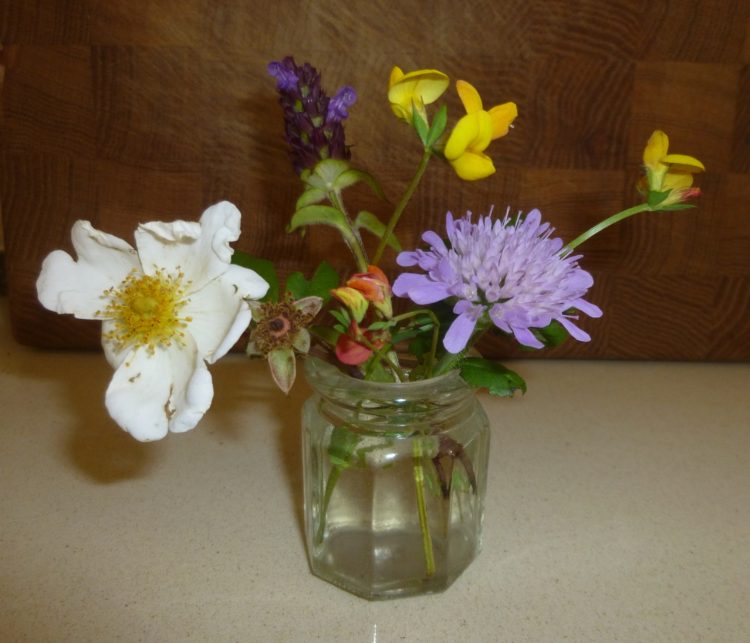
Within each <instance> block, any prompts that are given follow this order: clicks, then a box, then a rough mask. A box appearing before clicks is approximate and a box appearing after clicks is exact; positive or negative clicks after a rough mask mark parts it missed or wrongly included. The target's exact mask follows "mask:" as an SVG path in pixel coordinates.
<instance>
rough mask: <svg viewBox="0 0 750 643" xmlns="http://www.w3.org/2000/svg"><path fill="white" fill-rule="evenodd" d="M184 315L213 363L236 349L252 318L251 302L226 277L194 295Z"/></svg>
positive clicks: (216, 280)
mask: <svg viewBox="0 0 750 643" xmlns="http://www.w3.org/2000/svg"><path fill="white" fill-rule="evenodd" d="M182 314H183V316H185V317H191V318H192V321H191V322H190V324H189V326H188V328H187V331H188V332H189V333H190V334H191V335H192V336H193V338H194V339H195V342H196V344H197V345H198V351H199V352H200V353H201V355H203V357H204V358H205V359H206V361H207V362H208V363H209V364H212V363H213V362H215V361H216V360H218V359H219V358H220V357H223V356H224V355H225V354H226V353H227V351H228V350H229V349H230V348H232V346H233V345H234V343H235V342H236V341H237V340H238V339H239V338H240V335H242V333H243V332H244V331H245V329H246V328H247V327H248V325H249V324H250V320H251V319H252V314H251V313H250V308H249V306H248V305H247V302H245V301H244V300H243V299H242V297H241V296H240V294H239V291H238V290H237V288H236V286H235V285H234V284H233V283H232V282H230V281H227V280H226V279H224V277H223V276H222V277H220V278H219V279H214V280H213V281H212V282H211V283H209V284H207V285H206V286H205V287H204V288H203V289H201V290H199V291H198V292H196V293H193V294H192V295H190V300H189V302H188V304H187V305H186V306H185V308H184V309H183V313H182Z"/></svg>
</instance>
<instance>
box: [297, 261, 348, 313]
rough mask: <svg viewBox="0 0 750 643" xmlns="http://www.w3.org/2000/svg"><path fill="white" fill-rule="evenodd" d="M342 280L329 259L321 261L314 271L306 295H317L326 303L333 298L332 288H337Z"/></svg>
mask: <svg viewBox="0 0 750 643" xmlns="http://www.w3.org/2000/svg"><path fill="white" fill-rule="evenodd" d="M340 281H341V278H340V277H339V273H337V272H336V269H335V268H334V267H333V266H332V265H331V264H330V263H328V262H327V261H321V262H320V264H318V267H317V268H316V269H315V272H314V273H313V276H312V279H311V280H310V282H309V284H308V289H307V294H306V295H305V296H306V297H309V296H310V295H315V296H316V297H320V298H321V299H322V300H323V303H326V302H327V301H328V300H329V299H330V298H331V290H332V289H333V288H336V287H337V286H338V285H339V282H340Z"/></svg>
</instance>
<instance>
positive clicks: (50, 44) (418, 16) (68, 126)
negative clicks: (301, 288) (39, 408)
mask: <svg viewBox="0 0 750 643" xmlns="http://www.w3.org/2000/svg"><path fill="white" fill-rule="evenodd" d="M0 42H2V45H3V49H2V54H0V55H2V60H1V61H0V62H2V66H3V69H4V80H5V82H4V85H3V88H2V111H1V112H0V119H1V120H0V153H1V154H2V156H1V163H2V165H1V167H0V197H1V199H2V213H3V218H4V226H5V245H6V262H7V279H8V294H9V298H10V303H11V308H12V320H13V324H14V329H15V333H16V337H17V338H18V340H19V341H21V342H24V343H28V344H33V345H37V346H43V347H93V346H97V345H98V324H96V323H88V322H79V321H75V320H71V319H68V318H64V317H59V316H57V315H54V314H52V313H48V312H46V311H44V310H43V309H42V308H41V307H40V306H39V304H38V303H37V301H36V295H35V290H34V282H35V279H36V276H37V273H38V271H39V267H40V265H41V261H42V259H43V257H44V256H45V255H46V254H47V253H48V252H50V251H51V250H53V249H55V248H58V247H63V248H67V249H69V248H70V243H69V230H70V226H71V224H72V223H73V222H74V221H75V220H76V219H79V218H84V219H89V220H91V221H92V222H93V223H94V225H95V226H97V227H100V228H101V229H104V230H106V231H108V232H111V233H114V234H117V235H120V236H123V237H125V238H127V239H131V238H132V237H131V235H132V231H133V228H134V227H135V224H137V223H138V222H139V221H147V220H155V219H171V218H195V217H197V216H199V215H200V213H201V212H202V210H203V209H204V208H205V207H206V206H208V205H210V204H211V203H213V202H216V201H218V200H220V199H229V200H231V201H233V202H234V203H236V204H237V205H238V206H239V208H240V209H241V210H242V212H243V235H242V238H241V240H240V242H239V244H238V245H239V247H241V248H242V249H244V250H246V251H248V252H250V253H252V254H255V255H258V256H262V257H266V258H268V259H271V260H272V261H274V262H276V263H277V264H278V265H279V266H280V268H281V270H282V272H284V273H288V272H289V271H292V270H295V269H303V270H307V269H309V268H310V267H311V266H313V265H315V264H317V262H318V261H320V260H321V259H324V258H325V259H328V260H329V261H331V262H332V263H334V264H335V265H336V266H337V267H339V268H341V269H345V268H346V267H347V266H348V263H347V258H346V253H345V251H344V249H343V248H342V245H341V243H340V241H339V240H338V238H337V237H336V236H335V235H333V234H331V233H330V232H329V231H326V230H313V231H311V233H310V234H309V235H308V236H307V238H306V239H302V238H300V237H299V236H296V235H287V234H285V232H284V229H285V225H286V224H287V222H288V220H289V217H290V215H291V213H292V209H293V205H294V202H295V200H296V197H297V196H298V194H299V191H300V186H299V182H298V179H297V178H296V176H295V175H294V173H293V172H292V170H291V166H290V164H289V161H288V158H287V155H286V151H285V147H284V145H283V141H282V123H281V112H280V108H279V106H278V104H277V101H276V96H275V90H274V82H273V80H272V79H271V78H270V77H269V76H268V75H267V73H266V63H267V62H268V61H269V60H272V59H279V58H281V57H283V56H284V55H286V54H294V55H295V57H296V59H297V60H298V61H299V62H302V61H309V62H311V63H312V64H313V65H315V66H316V67H318V68H319V69H320V70H322V71H323V80H324V84H325V86H326V87H327V89H328V91H329V93H333V92H334V91H335V90H336V89H337V88H338V87H339V86H340V85H342V84H350V85H353V86H354V87H356V89H357V91H358V93H359V101H358V103H357V105H356V106H355V107H354V109H353V110H352V115H351V118H350V120H349V121H348V124H347V130H346V132H347V142H348V143H349V144H351V145H352V153H353V161H354V162H355V163H356V164H357V165H358V166H360V167H362V168H364V169H367V170H369V171H371V172H373V173H374V174H376V176H378V177H379V179H380V180H381V182H382V183H383V184H384V186H385V189H386V193H387V197H388V198H389V200H390V201H391V202H394V201H396V200H397V199H398V197H399V195H400V193H401V191H402V189H403V188H404V186H405V184H406V181H407V178H408V177H409V175H410V173H411V172H412V171H413V169H414V168H415V167H416V163H417V162H418V158H419V150H418V148H417V145H416V142H415V140H414V139H413V138H412V137H411V134H410V133H409V132H408V130H407V128H406V127H405V126H403V125H402V124H400V123H399V122H397V121H396V119H394V118H393V116H392V115H391V113H390V110H389V108H388V105H387V102H386V97H385V89H386V84H387V78H388V74H389V71H390V69H391V67H392V65H394V64H398V65H399V66H401V67H402V68H404V69H407V70H408V69H415V68H420V67H435V68H438V69H441V70H443V71H445V72H446V73H448V74H449V75H450V76H451V78H452V79H456V78H464V79H467V80H469V81H470V82H472V83H473V84H474V85H475V86H476V87H477V88H478V89H479V91H480V93H481V94H482V96H483V98H484V100H485V101H486V102H487V103H488V104H489V105H494V104H497V103H500V102H504V101H507V100H514V101H516V102H517V103H518V107H519V112H520V116H519V118H518V120H517V122H516V127H515V128H514V130H513V131H512V132H511V134H510V135H509V136H508V137H506V138H505V139H502V140H500V141H496V142H494V143H493V144H492V146H491V147H490V148H489V150H488V151H489V153H490V154H491V156H492V157H493V158H494V160H495V164H496V166H497V169H498V171H497V173H496V174H495V175H493V176H492V177H490V178H489V179H486V180H484V181H481V182H476V183H471V184H468V183H463V182H461V181H460V180H459V179H458V178H457V177H456V176H455V175H454V174H453V172H452V170H451V169H450V168H449V167H447V166H444V165H441V164H440V163H439V162H435V163H434V164H433V166H432V167H431V168H430V171H429V172H428V177H427V179H426V181H425V182H424V183H423V185H422V186H421V187H420V189H419V191H418V193H417V195H416V198H415V199H414V201H413V203H412V205H411V207H410V209H409V211H408V214H407V216H406V218H405V221H404V226H403V227H402V228H401V231H400V235H399V236H400V238H401V240H402V242H403V243H404V245H405V247H413V246H414V244H416V243H417V242H418V238H419V234H420V231H421V230H423V229H426V228H436V227H439V226H441V225H442V221H443V220H444V214H445V211H446V210H451V211H453V212H454V213H457V214H461V213H463V212H464V211H465V210H467V209H470V210H472V211H474V212H475V213H480V212H486V211H487V210H488V209H489V208H490V207H491V206H494V207H495V208H496V211H504V209H505V208H506V207H507V206H510V207H511V208H513V209H524V210H526V209H530V208H532V207H539V208H540V209H541V210H542V212H543V214H544V216H545V218H546V219H548V220H549V221H551V222H552V224H553V225H554V226H555V227H556V228H557V230H558V233H559V234H560V235H561V236H563V237H564V238H567V239H570V238H572V237H574V236H576V235H577V234H578V233H579V232H581V231H583V230H584V229H586V228H587V227H589V226H590V225H592V224H593V223H595V222H596V221H598V220H599V219H601V218H603V217H604V216H606V215H608V214H611V213H613V212H615V211H617V210H620V209H622V208H624V207H627V206H629V205H632V204H634V203H636V202H637V201H638V195H637V193H636V192H635V190H634V183H635V181H636V180H637V178H638V176H639V172H640V167H639V164H640V159H641V154H642V149H643V146H644V143H645V141H646V140H647V138H648V136H649V134H650V133H651V132H652V131H653V130H654V129H656V128H660V129H663V130H665V131H666V132H667V133H668V134H669V136H670V139H671V143H672V147H671V151H675V152H684V153H687V154H692V155H694V156H697V157H698V158H700V159H701V160H702V161H703V162H704V163H705V164H706V167H707V169H708V171H707V172H706V173H705V174H704V175H701V176H700V177H699V178H698V183H699V185H700V186H701V188H702V189H703V191H704V194H703V196H702V197H701V198H700V199H699V202H698V208H696V209H694V210H688V211H684V212H675V213H659V214H651V215H640V217H636V218H634V219H632V220H630V221H628V222H627V223H625V224H624V225H621V226H619V227H616V228H611V229H609V230H607V231H606V232H604V233H603V234H600V235H599V236H597V237H595V238H594V239H592V240H591V241H589V242H587V243H586V244H585V245H584V246H582V247H581V250H582V252H583V253H584V255H585V256H584V259H583V260H582V263H583V265H584V267H585V268H587V269H588V270H590V271H591V272H592V273H593V274H594V276H595V279H596V284H595V286H594V288H593V290H592V292H591V293H590V297H589V299H590V300H591V301H593V302H595V303H597V304H598V305H599V306H601V307H602V308H603V309H604V312H605V315H604V317H603V318H602V319H599V320H588V319H586V320H584V321H583V322H582V324H581V325H582V326H583V327H584V328H586V330H587V331H589V332H590V333H591V335H592V337H593V339H592V341H591V342H590V343H587V344H581V343H577V342H574V341H569V342H567V343H566V344H564V345H563V346H561V347H559V348H557V349H554V350H551V351H545V352H540V353H528V352H524V353H519V352H518V351H517V350H516V349H513V348H512V347H511V346H510V344H509V343H508V342H507V341H505V340H503V339H499V338H498V339H491V340H490V341H488V342H487V343H486V345H485V349H486V350H487V351H488V352H489V353H490V354H493V355H498V356H501V355H519V354H522V355H524V356H534V355H539V356H544V357H555V356H559V357H589V358H592V357H593V358H625V359H634V358H635V359H689V360H748V359H750V212H749V208H748V203H750V3H748V2H747V1H746V0H672V1H665V0H651V1H647V0H610V1H608V2H602V1H601V0H581V1H575V0H503V1H499V0H496V1H476V2H464V3H457V2H453V1H451V2H448V1H445V0H434V1H432V2H409V1H405V0H401V1H400V2H396V1H391V0H368V1H367V2H365V1H363V0H348V1H346V2H343V1H328V2H327V1H318V2H314V1H302V0H279V1H278V2H255V1H254V0H245V1H244V2H240V1H238V0H226V1H222V0H150V1H137V0H136V1H134V0H130V1H128V2H124V1H123V0H108V1H106V2H105V1H98V0H4V1H3V2H0ZM449 105H450V116H451V118H452V119H453V120H455V119H456V118H457V117H458V116H459V115H460V113H461V108H460V105H459V104H458V101H457V99H456V98H455V92H452V95H451V98H450V99H449ZM349 198H350V199H352V200H353V202H355V203H357V205H358V206H359V207H360V208H368V209H372V210H373V211H375V212H377V213H378V214H379V215H381V216H382V217H383V218H385V216H386V215H387V213H388V210H389V205H388V203H383V202H379V201H377V200H375V199H374V198H373V197H371V196H369V195H368V194H367V192H366V191H364V190H359V189H358V188H355V191H354V192H353V193H352V194H351V196H350V197H349ZM389 261H390V263H387V267H388V268H389V271H390V273H391V274H394V273H393V270H392V268H393V263H392V258H390V259H389Z"/></svg>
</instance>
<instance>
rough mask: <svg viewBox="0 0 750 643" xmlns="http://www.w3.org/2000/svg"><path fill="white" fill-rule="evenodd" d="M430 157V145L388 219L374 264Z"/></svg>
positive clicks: (379, 256)
mask: <svg viewBox="0 0 750 643" xmlns="http://www.w3.org/2000/svg"><path fill="white" fill-rule="evenodd" d="M430 157H432V150H431V149H430V148H429V147H426V148H425V150H424V154H423V155H422V160H421V161H420V162H419V167H418V168H417V171H416V173H415V174H414V177H413V178H412V180H411V183H409V185H408V186H407V188H406V192H404V195H403V196H402V197H401V200H400V201H399V202H398V204H397V205H396V209H395V210H394V211H393V214H392V215H391V218H390V220H389V221H388V225H387V226H386V229H385V232H384V233H383V236H382V237H381V239H380V243H378V248H377V250H376V251H375V255H374V256H373V258H372V263H373V264H375V265H377V264H378V262H379V261H380V258H381V257H382V256H383V251H384V250H385V246H386V244H387V243H388V239H390V237H391V235H392V234H393V230H394V229H395V228H396V224H397V223H398V220H399V218H401V215H402V214H403V212H404V209H405V208H406V205H407V204H408V203H409V200H410V199H411V197H412V195H413V194H414V190H416V189H417V186H418V185H419V181H420V180H421V179H422V175H423V174H424V172H425V170H426V169H427V164H428V163H429V162H430Z"/></svg>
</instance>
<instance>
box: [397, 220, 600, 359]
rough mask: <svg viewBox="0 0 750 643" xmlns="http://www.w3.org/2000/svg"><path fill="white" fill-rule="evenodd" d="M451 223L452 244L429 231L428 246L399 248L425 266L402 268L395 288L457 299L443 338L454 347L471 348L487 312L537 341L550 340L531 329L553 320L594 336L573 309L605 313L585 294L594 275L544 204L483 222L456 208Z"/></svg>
mask: <svg viewBox="0 0 750 643" xmlns="http://www.w3.org/2000/svg"><path fill="white" fill-rule="evenodd" d="M445 227H446V232H447V236H448V240H449V242H450V244H449V245H446V244H445V243H444V242H443V241H442V239H441V238H440V237H439V236H438V235H437V234H436V233H435V232H432V231H427V232H425V234H424V235H422V239H423V240H424V241H425V242H426V243H428V244H429V246H430V249H429V250H414V251H412V252H402V253H400V254H399V255H398V257H397V259H396V261H397V262H398V264H399V265H400V266H418V267H419V268H421V269H422V270H423V271H424V273H410V272H406V273H402V274H401V275H399V276H398V278H397V279H396V281H395V282H394V283H393V293H394V294H395V295H397V296H399V297H408V298H409V299H411V300H412V301H414V302H415V303H417V304H427V303H433V302H437V301H441V300H443V299H454V300H457V301H456V303H455V305H454V307H453V312H454V314H455V315H456V318H455V319H454V321H453V323H452V324H451V326H450V327H449V328H448V331H447V332H446V334H445V338H444V340H443V346H444V347H445V349H446V350H447V351H448V352H449V353H459V352H461V351H462V350H463V349H464V348H466V345H467V344H468V342H469V340H470V339H471V336H472V334H473V333H474V329H475V327H476V325H477V324H478V323H479V321H480V320H481V319H482V318H485V319H489V320H490V321H491V322H492V323H493V324H494V325H495V326H496V327H497V328H499V329H500V330H501V331H503V332H506V333H509V334H512V335H513V336H514V337H515V338H516V341H518V342H519V343H520V344H523V345H524V346H529V347H531V348H542V347H543V344H542V342H540V341H539V339H537V337H536V336H535V335H534V333H533V332H532V329H534V328H544V327H546V326H548V325H549V324H550V323H551V322H552V321H553V320H556V321H558V322H559V323H560V324H562V326H563V327H565V329H566V330H567V331H568V332H569V333H570V334H571V335H572V336H573V337H574V338H575V339H577V340H579V341H584V342H585V341H589V340H590V339H591V338H590V337H589V335H588V334H587V333H585V332H584V331H582V330H581V329H580V328H578V327H577V326H576V325H575V324H574V323H573V321H572V320H576V319H578V316H577V314H572V313H570V312H568V311H571V310H572V309H575V310H577V311H580V312H582V313H585V314H587V315H588V316H590V317H600V316H601V314H602V311H601V310H600V309H599V308H598V307H597V306H595V305H594V304H592V303H589V302H587V301H584V299H583V297H584V295H585V294H586V292H587V291H588V289H589V288H590V287H591V286H592V284H593V283H594V280H593V278H592V277H591V275H590V274H589V273H588V272H586V271H585V270H583V269H582V268H580V267H579V266H578V259H580V255H576V256H571V255H570V253H568V254H564V253H563V254H562V255H561V253H560V251H561V249H562V247H563V242H562V240H561V239H559V238H553V237H552V233H553V232H554V229H553V228H552V227H550V225H549V224H548V223H543V222H542V215H541V213H540V212H539V210H532V211H531V212H529V213H528V214H527V215H526V216H525V217H523V218H521V217H520V216H519V217H518V219H517V220H516V221H515V222H514V221H512V220H511V218H510V217H509V215H508V214H507V213H506V215H505V217H504V218H503V219H497V220H494V221H493V220H492V217H491V216H486V217H480V218H479V221H478V222H477V223H472V222H471V212H469V213H467V214H466V216H465V217H464V218H462V219H458V220H454V219H453V215H452V214H451V213H450V212H449V213H448V214H447V217H446V226H445Z"/></svg>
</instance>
